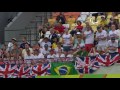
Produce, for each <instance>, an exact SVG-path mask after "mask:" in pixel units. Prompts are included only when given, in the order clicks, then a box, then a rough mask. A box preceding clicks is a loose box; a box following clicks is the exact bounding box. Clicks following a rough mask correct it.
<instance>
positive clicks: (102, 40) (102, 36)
mask: <svg viewBox="0 0 120 90" xmlns="http://www.w3.org/2000/svg"><path fill="white" fill-rule="evenodd" d="M97 30H98V31H97V33H96V40H97V41H98V45H97V51H103V52H105V50H106V46H107V32H106V31H105V30H103V28H102V27H101V26H98V27H97Z"/></svg>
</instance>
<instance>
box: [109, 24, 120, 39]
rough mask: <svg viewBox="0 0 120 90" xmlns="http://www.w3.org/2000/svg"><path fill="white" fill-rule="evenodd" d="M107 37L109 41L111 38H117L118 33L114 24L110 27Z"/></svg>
mask: <svg viewBox="0 0 120 90" xmlns="http://www.w3.org/2000/svg"><path fill="white" fill-rule="evenodd" d="M109 37H110V39H111V37H115V38H116V39H118V38H119V36H118V31H117V30H116V27H115V25H114V24H112V25H111V31H110V32H109Z"/></svg>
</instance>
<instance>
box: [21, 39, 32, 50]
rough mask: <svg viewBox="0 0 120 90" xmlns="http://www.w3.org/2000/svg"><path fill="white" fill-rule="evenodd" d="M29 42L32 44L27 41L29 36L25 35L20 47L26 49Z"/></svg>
mask: <svg viewBox="0 0 120 90" xmlns="http://www.w3.org/2000/svg"><path fill="white" fill-rule="evenodd" d="M26 43H28V44H29V46H30V43H29V42H28V41H27V38H26V37H23V38H22V43H21V44H20V48H21V49H25V44H26Z"/></svg>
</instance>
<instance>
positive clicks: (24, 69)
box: [14, 64, 31, 78]
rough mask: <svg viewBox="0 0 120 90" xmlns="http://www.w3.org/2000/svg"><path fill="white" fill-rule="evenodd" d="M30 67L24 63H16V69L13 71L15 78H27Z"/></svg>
mask: <svg viewBox="0 0 120 90" xmlns="http://www.w3.org/2000/svg"><path fill="white" fill-rule="evenodd" d="M30 69H31V68H30V67H28V66H25V65H23V64H22V65H18V67H17V69H16V71H15V72H14V76H16V77H17V78H29V77H30Z"/></svg>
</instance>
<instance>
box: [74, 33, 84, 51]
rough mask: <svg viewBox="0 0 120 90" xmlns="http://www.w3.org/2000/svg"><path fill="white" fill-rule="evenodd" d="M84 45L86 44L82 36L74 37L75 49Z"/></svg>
mask: <svg viewBox="0 0 120 90" xmlns="http://www.w3.org/2000/svg"><path fill="white" fill-rule="evenodd" d="M77 34H78V35H79V34H80V32H77ZM82 46H85V43H84V40H83V39H82V36H77V38H76V39H74V46H73V49H79V48H81V47H82Z"/></svg>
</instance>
